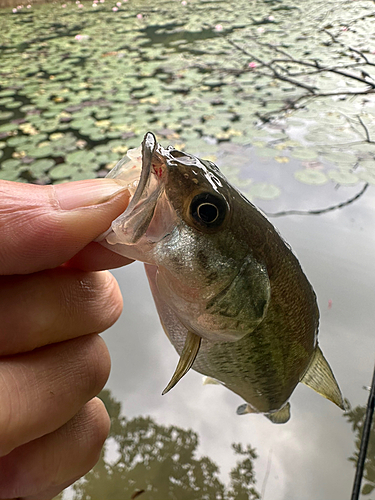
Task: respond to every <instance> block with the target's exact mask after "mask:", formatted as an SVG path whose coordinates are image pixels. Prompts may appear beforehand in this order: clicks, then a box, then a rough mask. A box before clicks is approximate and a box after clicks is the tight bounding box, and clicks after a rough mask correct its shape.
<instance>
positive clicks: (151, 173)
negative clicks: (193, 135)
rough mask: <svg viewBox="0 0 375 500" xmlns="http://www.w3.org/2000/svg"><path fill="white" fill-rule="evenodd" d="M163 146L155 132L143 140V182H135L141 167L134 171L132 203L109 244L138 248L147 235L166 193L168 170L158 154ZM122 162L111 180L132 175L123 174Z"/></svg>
mask: <svg viewBox="0 0 375 500" xmlns="http://www.w3.org/2000/svg"><path fill="white" fill-rule="evenodd" d="M159 147H160V146H159V145H158V143H157V141H156V137H155V136H154V134H153V133H152V132H148V133H147V134H146V135H145V136H144V139H143V141H142V146H141V148H142V166H141V171H140V175H139V179H138V180H137V179H136V180H134V174H137V173H139V167H131V168H136V169H137V170H136V171H134V172H132V173H131V175H130V176H129V179H130V178H131V179H132V183H133V189H134V184H137V187H136V189H135V192H134V194H133V195H132V196H131V199H130V203H129V205H128V207H127V209H126V210H125V212H124V213H123V214H121V215H120V216H119V217H118V218H117V219H115V220H114V221H113V222H112V226H111V228H110V230H109V231H108V233H107V234H106V235H105V237H106V240H107V242H108V243H109V244H111V245H115V244H117V243H121V244H126V245H135V244H136V243H137V242H138V241H139V240H140V238H141V237H142V236H143V235H144V234H145V233H146V231H147V229H148V227H149V226H150V223H151V220H152V218H153V216H154V213H155V209H156V206H157V203H158V201H159V199H160V196H161V195H162V193H163V191H164V186H165V183H164V177H165V175H164V174H165V171H166V169H165V168H164V165H163V162H162V161H161V160H162V157H161V155H159V154H157V149H158V148H159ZM124 162H125V161H124V159H123V160H121V161H120V162H119V163H118V164H117V165H116V167H115V168H114V169H113V171H112V172H111V174H110V176H111V177H116V178H121V177H122V176H123V178H124V179H125V178H126V175H127V174H129V171H128V170H127V169H124V170H123V173H122V172H121V169H122V166H123V164H124ZM130 191H131V190H130Z"/></svg>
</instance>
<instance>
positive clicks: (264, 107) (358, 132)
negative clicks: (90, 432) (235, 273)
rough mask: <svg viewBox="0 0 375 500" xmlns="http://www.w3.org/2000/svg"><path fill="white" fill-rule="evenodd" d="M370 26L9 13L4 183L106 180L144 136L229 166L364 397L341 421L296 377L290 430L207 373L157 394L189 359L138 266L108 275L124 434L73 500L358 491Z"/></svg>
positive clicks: (112, 13)
mask: <svg viewBox="0 0 375 500" xmlns="http://www.w3.org/2000/svg"><path fill="white" fill-rule="evenodd" d="M374 17H375V14H374V8H373V3H372V2H369V1H366V0H364V1H344V2H338V1H324V2H321V1H317V2H314V3H312V2H307V1H306V0H303V1H299V2H298V4H297V3H296V2H294V3H293V2H292V1H289V0H264V1H259V0H254V1H253V2H248V1H236V2H223V1H215V0H212V1H199V0H183V1H182V2H181V1H161V2H153V3H152V4H150V2H146V1H135V0H128V1H127V2H125V1H123V0H122V1H121V2H118V3H116V2H114V1H113V2H108V0H105V1H104V2H103V1H102V0H99V1H96V0H94V2H93V3H91V2H87V3H86V2H85V3H79V2H76V3H68V2H67V3H66V4H60V3H58V4H56V5H53V6H51V5H45V6H38V7H34V6H31V7H28V5H27V4H25V5H24V6H23V7H21V6H20V7H15V8H14V9H13V11H12V9H7V10H2V11H0V44H1V45H0V86H1V88H0V178H2V179H7V180H16V181H20V182H37V183H39V184H45V183H50V182H64V181H66V180H76V179H84V178H90V177H93V176H96V175H98V176H104V175H105V174H106V173H107V172H108V170H109V169H110V168H111V167H112V166H113V164H114V163H115V162H116V161H117V160H118V159H120V158H121V157H122V156H123V155H124V153H125V152H126V150H127V148H131V147H137V146H138V145H139V144H140V142H141V140H142V137H143V135H144V133H145V132H147V131H148V130H151V131H153V132H155V133H156V135H157V138H158V140H159V141H160V142H161V143H162V144H163V145H164V146H166V145H167V144H173V145H175V146H176V147H177V148H180V149H184V150H186V151H187V152H189V153H193V154H196V155H198V156H200V157H202V158H207V159H210V160H213V161H215V162H216V163H217V164H218V166H219V167H220V168H221V169H222V171H223V172H224V173H225V175H226V176H227V177H228V178H229V180H230V181H231V182H233V183H234V184H235V185H236V186H238V187H239V188H240V189H241V190H242V191H243V192H244V193H245V194H246V196H248V197H249V198H250V199H251V200H252V201H253V202H254V203H255V204H256V205H257V206H259V207H260V208H261V209H262V210H263V211H264V212H265V213H267V214H270V218H271V221H272V222H273V223H274V224H275V226H276V227H277V229H278V230H279V231H280V233H281V234H282V236H283V237H284V238H285V239H286V241H288V243H289V244H290V245H291V246H292V248H293V250H294V252H295V253H296V255H297V256H298V258H299V260H300V263H301V265H302V267H303V269H304V271H305V273H306V275H307V276H308V278H309V280H310V282H311V283H312V285H313V287H314V289H315V292H316V294H317V297H318V302H319V307H320V312H321V322H320V333H319V342H320V345H321V347H322V350H323V352H324V354H325V356H326V357H327V359H328V360H329V362H330V364H331V367H332V369H333V371H334V373H335V376H336V378H337V380H338V382H339V384H340V387H341V390H342V392H343V394H344V396H345V397H346V398H347V399H348V400H349V401H350V404H351V411H350V412H349V413H348V414H347V415H346V416H345V415H343V413H342V412H341V411H340V410H339V409H338V408H337V407H335V406H334V405H333V404H332V403H330V402H328V401H327V400H325V399H323V398H321V397H320V396H318V395H317V394H315V393H314V392H313V391H311V390H310V389H308V388H307V387H305V386H302V385H301V384H299V385H298V387H297V389H296V391H295V392H294V393H293V395H292V397H291V407H292V417H291V420H290V421H289V422H288V423H287V424H284V425H275V424H272V423H271V422H269V421H268V420H267V419H266V418H264V417H263V416H262V415H245V416H242V417H240V416H238V415H236V413H235V409H236V408H237V406H238V405H239V404H241V403H242V401H241V399H240V398H239V397H238V396H236V395H235V394H233V393H231V392H229V391H228V390H226V389H225V388H223V387H220V386H217V385H203V384H202V377H201V375H199V374H198V373H196V372H193V371H190V372H189V374H188V375H187V376H185V377H184V378H183V380H181V382H180V383H179V384H178V386H177V387H176V388H174V389H173V390H172V391H171V392H170V393H168V394H167V395H165V396H161V392H162V390H163V388H164V387H165V385H166V383H167V382H168V381H169V378H170V376H171V374H172V372H173V371H174V368H175V366H176V362H177V354H176V352H175V351H174V349H173V347H172V346H171V344H170V343H169V341H168V340H167V338H166V336H165V334H164V333H163V330H162V327H161V325H160V323H159V319H158V316H157V313H156V309H155V307H154V304H153V300H152V297H151V293H150V290H149V286H148V283H147V280H146V276H145V273H144V270H143V267H142V265H141V264H139V263H134V264H132V265H130V266H127V267H126V268H122V269H118V270H115V271H113V273H114V275H115V276H116V278H117V279H118V281H119V283H120V287H121V290H122V292H123V296H124V311H123V314H122V316H121V318H120V320H119V321H118V322H117V323H116V324H115V325H114V326H113V327H112V328H111V329H110V330H108V331H107V332H105V333H104V334H103V336H104V338H105V340H106V342H107V344H108V346H109V349H110V352H111V356H112V373H111V376H110V379H109V382H108V384H107V388H106V389H107V392H104V393H103V398H104V399H105V401H106V403H107V405H108V407H109V409H110V411H111V415H112V417H113V431H112V435H111V438H109V440H108V443H107V446H106V453H105V455H104V458H102V460H101V462H100V464H99V466H98V468H97V469H96V472H95V474H92V473H91V474H89V475H88V476H87V482H86V483H85V484H82V485H81V486H78V487H76V489H75V490H72V489H71V490H70V491H69V492H68V493H66V496H67V497H69V498H70V497H73V498H76V499H78V498H82V499H83V498H92V499H94V498H101V499H105V498H108V499H114V498H124V499H127V498H135V496H134V495H136V494H137V492H138V495H139V498H140V499H143V498H144V499H145V500H146V499H152V500H164V499H177V500H183V499H185V498H186V499H189V500H194V499H195V498H196V499H206V498H207V499H217V500H219V499H239V500H242V499H244V500H246V499H252V498H257V495H259V496H261V498H262V499H263V500H264V499H265V500H267V499H273V500H282V499H288V500H294V499H298V500H311V499H314V500H328V499H329V500H339V499H340V500H341V499H342V498H349V497H350V492H351V487H352V483H353V478H354V467H353V462H352V461H350V460H348V459H349V458H350V457H352V456H353V455H354V453H355V452H356V451H357V447H358V441H357V439H358V432H359V428H360V425H361V422H363V409H364V406H365V404H366V400H367V397H368V391H367V390H366V389H365V388H363V387H364V386H368V385H369V384H370V381H371V376H372V370H373V363H374V342H373V336H374V334H373V329H374V314H373V296H374V282H375V266H374V264H373V261H374V259H373V248H374V243H375V232H374V229H373V228H374V224H373V221H374V220H375V199H374V187H373V185H374V184H375V167H374V166H375V161H374V154H375V143H374V142H373V141H375V118H374V117H375V99H374V94H373V91H374V88H375V86H374V79H373V78H372V77H371V75H373V77H374V78H375V72H374V70H373V67H374V65H375V55H374V50H373V49H374V46H375V45H374V38H375V37H374V35H373V32H374V30H373V29H372V28H371V27H372V26H373V23H374ZM306 63H308V64H306ZM359 193H362V194H361V195H360V196H359V197H358V199H355V200H354V198H355V197H356V195H357V194H359ZM348 200H354V201H353V202H352V203H349V204H347V203H346V202H347V201H348ZM341 204H342V205H343V206H342V207H341V208H339V206H340V205H341ZM329 207H336V208H334V209H333V210H329V211H326V210H324V209H327V208H329ZM289 210H298V211H302V212H305V213H304V214H301V215H293V214H290V213H288V211H289ZM314 210H317V211H318V212H319V211H321V212H322V213H320V214H316V215H313V214H308V213H306V212H311V211H314ZM279 212H286V214H284V215H281V216H279V217H272V216H271V214H276V213H279ZM108 391H109V392H108ZM116 402H117V403H116ZM119 404H120V405H121V406H119ZM119 412H120V413H119ZM121 415H122V417H121ZM171 426H172V427H171ZM374 432H375V431H374ZM374 435H375V434H374V433H373V434H372V438H371V443H370V448H369V453H368V461H367V464H366V474H365V478H366V479H365V481H364V483H363V484H364V489H363V498H368V499H369V498H370V497H371V491H372V488H373V487H374V486H375V439H374ZM233 443H237V448H236V449H233V448H232V444H233ZM238 444H239V445H240V446H239V445H238ZM204 457H208V458H204ZM142 490H145V491H142ZM132 495H133V496H132Z"/></svg>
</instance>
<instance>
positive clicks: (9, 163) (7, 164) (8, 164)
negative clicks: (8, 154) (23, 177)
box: [1, 158, 21, 170]
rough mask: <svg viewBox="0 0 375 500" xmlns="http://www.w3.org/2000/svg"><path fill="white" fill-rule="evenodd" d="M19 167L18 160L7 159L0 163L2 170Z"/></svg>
mask: <svg viewBox="0 0 375 500" xmlns="http://www.w3.org/2000/svg"><path fill="white" fill-rule="evenodd" d="M20 165H21V162H20V160H17V159H15V158H9V159H8V160H5V161H3V162H2V163H1V169H2V170H13V169H15V168H17V167H19V166H20Z"/></svg>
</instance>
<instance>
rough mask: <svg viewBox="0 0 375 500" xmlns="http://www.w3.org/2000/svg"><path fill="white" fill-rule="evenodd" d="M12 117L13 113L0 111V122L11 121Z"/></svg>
mask: <svg viewBox="0 0 375 500" xmlns="http://www.w3.org/2000/svg"><path fill="white" fill-rule="evenodd" d="M12 116H13V113H12V112H11V111H0V120H9V118H12Z"/></svg>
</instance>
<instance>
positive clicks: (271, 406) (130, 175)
mask: <svg viewBox="0 0 375 500" xmlns="http://www.w3.org/2000/svg"><path fill="white" fill-rule="evenodd" d="M128 156H129V158H130V161H129V162H128V163H125V160H121V162H119V164H118V165H117V166H116V167H115V168H114V169H113V170H112V171H111V172H110V174H109V176H110V177H115V178H119V179H122V180H123V181H125V182H127V184H128V186H129V191H130V193H131V195H132V198H131V201H130V204H129V206H128V208H127V209H126V211H125V212H124V213H123V214H122V215H121V216H120V217H118V218H117V219H116V220H115V221H113V223H112V226H111V228H110V229H109V230H108V231H107V232H106V233H105V234H104V235H103V239H104V238H105V239H104V241H103V244H104V245H105V246H106V247H107V248H110V249H111V250H112V251H115V252H117V253H120V254H122V255H125V256H127V257H130V258H133V259H137V260H140V261H142V262H144V263H145V267H146V272H147V276H148V279H149V283H150V287H151V290H152V294H153V297H154V300H155V304H156V307H157V310H158V313H159V317H160V320H161V323H162V325H163V328H164V330H165V332H166V334H167V336H168V338H169V340H170V341H171V343H172V344H173V346H174V347H175V349H176V350H177V352H178V353H179V355H180V360H179V363H178V365H177V368H176V371H175V373H174V375H173V377H172V379H171V381H170V383H169V384H168V385H167V387H166V389H165V390H164V392H163V393H166V392H168V390H170V389H171V388H172V387H173V386H174V385H175V384H176V383H177V382H178V381H179V380H180V379H181V377H182V376H184V375H185V374H186V373H187V371H188V370H189V369H190V368H193V369H194V370H196V371H198V372H200V373H202V374H204V375H206V376H208V377H210V378H212V379H214V380H216V381H218V382H220V383H221V384H223V385H224V386H226V387H227V388H228V389H230V390H231V391H233V392H235V393H237V394H238V395H239V396H241V397H242V398H243V399H244V401H245V402H246V403H245V404H243V405H241V406H240V407H239V408H238V410H237V413H238V414H243V413H264V414H265V415H266V416H267V417H268V418H269V419H270V420H271V421H273V422H275V423H284V422H286V421H288V420H289V418H290V404H289V402H288V400H289V398H290V396H291V394H292V392H293V391H294V389H295V387H296V386H297V384H298V383H299V382H302V383H304V384H306V385H307V386H309V387H311V388H312V389H314V390H315V391H317V392H318V393H319V394H321V395H323V396H324V397H326V398H327V399H330V400H331V401H333V402H334V403H335V404H336V405H338V406H339V407H340V408H342V409H344V401H343V398H342V395H341V392H340V389H339V387H338V385H337V382H336V380H335V378H334V375H333V373H332V370H331V369H330V367H329V365H328V363H327V361H326V360H325V358H324V356H323V354H322V352H321V350H320V348H319V346H318V341H317V334H318V325H319V311H318V307H317V303H316V297H315V293H314V291H313V289H312V287H311V285H310V283H309V282H308V280H307V278H306V276H305V275H304V273H303V271H302V269H301V266H300V264H299V262H298V260H297V258H296V257H295V256H294V254H293V253H292V251H291V249H290V247H289V246H288V245H287V244H286V243H285V242H284V241H283V239H282V238H281V237H280V235H279V234H278V232H277V231H276V230H275V228H274V227H273V226H272V224H271V223H270V222H269V221H268V220H267V219H266V218H265V217H264V216H263V215H262V214H261V212H260V211H259V210H258V209H257V208H256V207H255V206H254V205H252V204H251V203H250V202H249V201H248V200H247V199H246V198H245V197H244V196H243V195H242V194H241V193H240V192H239V191H237V190H236V189H235V188H234V187H233V186H231V185H230V183H229V182H228V181H227V180H226V178H225V177H224V176H223V175H222V174H221V172H220V171H219V169H218V167H217V166H216V165H214V164H213V163H212V162H209V161H207V160H201V159H199V158H197V157H195V156H193V155H189V154H188V153H185V152H182V151H178V150H176V149H174V148H173V147H171V146H170V147H168V148H166V149H165V148H163V147H162V146H161V145H160V144H158V143H157V142H156V139H155V136H154V135H153V134H152V133H150V132H149V133H147V134H146V136H145V138H144V140H143V143H142V148H141V149H140V148H139V149H137V150H131V151H130V152H129V153H128Z"/></svg>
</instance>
